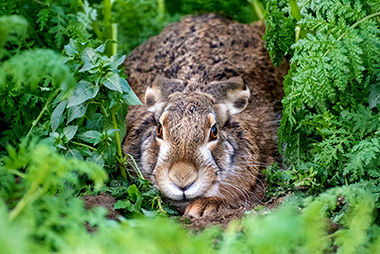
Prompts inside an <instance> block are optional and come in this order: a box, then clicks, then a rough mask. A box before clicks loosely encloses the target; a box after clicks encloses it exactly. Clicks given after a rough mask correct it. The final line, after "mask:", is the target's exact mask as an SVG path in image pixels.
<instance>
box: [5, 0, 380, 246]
mask: <svg viewBox="0 0 380 254" xmlns="http://www.w3.org/2000/svg"><path fill="white" fill-rule="evenodd" d="M260 6H264V5H262V3H260V2H259V1H256V0H252V1H244V0H235V1H234V0H226V1H222V0H212V1H206V0H181V1H171V0H167V1H163V0H158V1H153V0H144V1H142V0H134V1H129V0H124V1H122V0H115V1H113V3H112V5H111V1H110V0H105V1H90V2H88V1H81V0H79V1H78V0H39V1H25V0H20V1H6V0H5V1H1V2H0V98H1V99H0V109H1V111H0V126H1V127H0V128H1V130H0V131H1V137H0V155H1V160H0V197H1V200H0V227H1V232H0V252H1V253H50V252H57V253H68V252H78V253H84V252H89V253H90V252H91V253H92V252H99V253H116V252H126V251H129V252H133V253H168V252H178V253H195V252H197V253H202V252H204V253H222V252H223V253H241V252H243V253H246V252H247V253H334V252H338V253H375V252H376V251H377V250H378V249H379V248H380V229H379V221H380V219H379V217H378V211H379V210H378V209H379V206H380V205H379V195H380V189H379V188H380V187H379V180H380V171H379V168H380V159H379V158H380V156H379V155H380V154H379V153H380V148H379V147H380V146H379V143H380V127H379V126H380V125H379V123H380V112H379V109H380V107H379V104H380V100H379V98H380V72H379V70H380V4H379V2H378V1H377V0H362V1H354V0H326V1H322V2H321V1H314V0H309V1H304V0H298V1H296V0H290V1H285V0H268V1H267V2H266V14H265V17H264V19H265V20H266V22H267V31H266V35H265V37H264V39H265V41H266V46H267V48H268V50H269V52H270V54H271V57H272V60H273V62H274V64H280V62H281V61H282V59H283V57H285V58H288V59H289V60H290V63H291V64H290V70H289V73H288V75H287V76H286V79H285V83H284V85H285V88H284V89H285V94H286V96H285V98H284V100H283V105H284V110H283V118H282V121H281V128H280V130H279V148H280V150H281V151H282V153H283V157H284V167H283V168H280V166H278V165H271V166H270V167H268V168H267V169H266V170H265V173H266V177H267V183H268V199H269V198H277V197H282V196H286V200H287V202H285V203H286V204H284V205H283V206H281V207H280V208H279V209H277V210H276V211H269V210H268V209H267V208H263V207H261V208H260V207H259V208H257V209H256V210H254V211H251V212H249V213H247V216H246V217H245V218H244V219H243V220H242V221H241V222H235V223H233V224H231V225H230V226H229V227H228V229H227V230H222V229H220V228H218V227H211V228H208V229H206V230H204V231H202V232H200V233H193V232H190V231H188V230H184V229H182V226H181V225H180V224H178V223H177V222H176V219H175V218H174V219H173V218H169V219H168V218H165V217H168V215H176V211H175V210H174V209H172V208H171V207H169V206H168V205H166V204H165V203H163V202H162V201H161V198H160V193H159V191H158V190H157V189H155V188H153V187H152V186H151V185H150V183H149V182H148V181H146V180H144V179H143V178H142V177H133V176H130V175H129V173H128V171H127V170H126V167H130V168H133V169H135V170H136V171H137V175H139V172H138V169H137V167H136V166H135V165H127V164H126V161H127V160H126V158H125V157H123V155H122V153H121V149H120V143H121V140H122V139H123V136H124V135H125V130H126V128H127V126H126V123H125V116H126V114H127V112H128V106H129V105H136V104H140V101H139V100H138V98H137V97H136V95H135V94H134V93H133V91H132V90H131V88H130V87H129V85H128V83H127V81H126V79H125V78H126V77H125V74H124V70H123V67H122V63H123V61H124V59H125V55H122V54H126V53H128V52H129V51H131V50H132V49H133V48H134V47H136V46H137V45H139V44H141V43H142V42H143V41H145V40H146V39H147V38H149V37H151V36H153V35H155V34H157V33H159V32H160V31H161V30H162V28H163V27H164V26H165V25H166V24H168V23H170V22H172V21H175V20H178V19H179V18H180V16H182V15H184V14H187V13H195V12H202V11H215V12H222V13H223V14H224V15H227V16H229V17H231V18H234V19H236V20H238V21H240V22H246V23H249V22H251V21H253V20H255V19H257V18H258V17H263V12H262V11H261V9H260ZM116 41H117V43H116ZM118 52H121V53H122V54H118ZM332 187H334V188H332ZM99 192H106V193H108V194H111V195H112V196H113V197H115V198H116V199H117V203H116V204H115V208H117V209H121V210H122V211H124V212H123V217H121V221H120V222H116V221H112V220H109V219H107V218H106V217H105V214H106V210H105V209H103V208H97V209H92V210H86V209H84V206H83V201H82V200H81V199H80V197H81V196H83V195H84V194H94V195H95V194H97V193H99ZM260 209H261V210H260ZM334 223H337V224H334ZM85 225H86V226H85ZM334 225H335V226H336V228H335V229H334Z"/></svg>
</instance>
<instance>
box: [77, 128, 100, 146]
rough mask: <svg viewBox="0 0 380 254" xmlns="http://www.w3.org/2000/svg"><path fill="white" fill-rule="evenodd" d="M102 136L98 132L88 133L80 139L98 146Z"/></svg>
mask: <svg viewBox="0 0 380 254" xmlns="http://www.w3.org/2000/svg"><path fill="white" fill-rule="evenodd" d="M101 136H102V134H101V133H100V132H98V131H86V132H85V133H82V134H80V135H79V138H80V139H81V140H83V141H85V142H87V143H91V144H93V145H97V144H99V143H100V142H101V141H102V138H101Z"/></svg>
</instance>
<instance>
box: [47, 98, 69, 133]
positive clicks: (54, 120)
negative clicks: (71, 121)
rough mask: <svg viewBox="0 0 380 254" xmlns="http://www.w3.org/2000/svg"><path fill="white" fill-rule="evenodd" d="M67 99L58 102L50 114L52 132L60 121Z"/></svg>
mask: <svg viewBox="0 0 380 254" xmlns="http://www.w3.org/2000/svg"><path fill="white" fill-rule="evenodd" d="M66 104H67V101H62V102H61V103H59V104H58V106H57V107H56V108H55V109H54V111H53V114H52V115H51V129H52V131H53V132H55V131H56V129H57V128H58V126H59V123H60V122H61V119H62V115H63V111H64V110H65V108H66Z"/></svg>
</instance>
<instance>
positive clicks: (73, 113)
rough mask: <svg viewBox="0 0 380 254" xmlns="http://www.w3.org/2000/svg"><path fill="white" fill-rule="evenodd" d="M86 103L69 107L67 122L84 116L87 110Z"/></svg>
mask: <svg viewBox="0 0 380 254" xmlns="http://www.w3.org/2000/svg"><path fill="white" fill-rule="evenodd" d="M87 106H88V105H87V104H81V105H75V106H72V107H70V108H69V112H68V119H67V123H70V122H71V121H72V120H74V119H77V118H80V117H82V116H84V114H85V113H86V110H87Z"/></svg>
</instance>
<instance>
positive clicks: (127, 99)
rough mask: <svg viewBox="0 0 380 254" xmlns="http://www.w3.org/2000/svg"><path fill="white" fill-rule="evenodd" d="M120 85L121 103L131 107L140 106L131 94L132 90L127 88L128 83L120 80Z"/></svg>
mask: <svg viewBox="0 0 380 254" xmlns="http://www.w3.org/2000/svg"><path fill="white" fill-rule="evenodd" d="M120 85H121V88H122V90H123V92H124V93H123V102H124V103H126V104H128V105H130V106H132V105H142V103H141V101H140V99H139V98H138V97H137V95H136V94H135V93H134V92H133V90H132V88H131V87H130V86H129V84H128V82H127V81H126V80H125V79H123V78H120Z"/></svg>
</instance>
